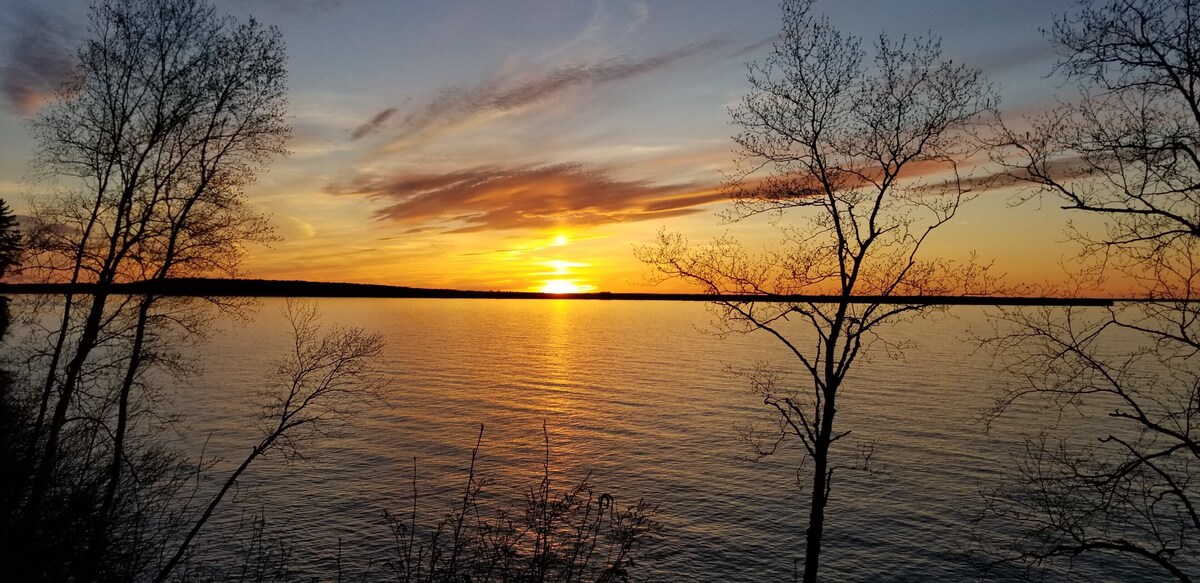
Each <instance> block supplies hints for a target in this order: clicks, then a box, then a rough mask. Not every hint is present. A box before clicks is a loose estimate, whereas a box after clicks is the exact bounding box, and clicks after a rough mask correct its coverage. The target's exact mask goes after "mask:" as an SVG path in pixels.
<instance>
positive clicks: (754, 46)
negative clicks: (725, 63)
mask: <svg viewBox="0 0 1200 583" xmlns="http://www.w3.org/2000/svg"><path fill="white" fill-rule="evenodd" d="M777 40H779V35H777V34H773V35H771V36H769V37H767V38H764V39H762V40H759V41H755V42H752V43H750V44H748V45H746V46H743V47H741V48H739V49H737V50H735V51H733V52H732V53H729V58H731V59H741V58H745V57H748V56H750V55H753V54H755V53H757V52H758V51H760V50H762V49H764V48H766V47H769V46H771V45H772V44H774V43H775V41H777Z"/></svg>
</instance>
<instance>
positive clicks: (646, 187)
mask: <svg viewBox="0 0 1200 583" xmlns="http://www.w3.org/2000/svg"><path fill="white" fill-rule="evenodd" d="M327 191H328V192H330V193H333V194H339V195H359V196H366V197H370V198H374V199H380V200H386V201H388V202H389V204H387V205H386V206H384V207H383V208H381V209H379V210H378V211H376V216H377V217H378V218H379V219H382V220H386V221H391V222H394V223H396V224H399V225H404V226H410V227H411V230H412V231H414V232H416V231H423V230H428V229H429V228H430V226H431V225H437V226H438V229H439V230H440V231H441V232H443V233H465V232H477V231H491V230H504V229H542V228H554V227H561V226H564V225H568V226H575V227H578V226H585V225H600V224H607V223H616V222H625V221H641V220H650V219H662V218H666V217H673V216H680V215H685V214H691V213H695V212H699V211H700V210H701V208H700V207H702V206H703V205H707V204H710V203H713V202H717V201H721V200H724V199H725V195H724V194H723V193H721V192H720V191H719V190H718V189H717V188H716V187H715V186H713V185H696V184H671V185H660V184H652V183H650V182H647V181H644V180H635V181H626V180H617V179H614V178H612V177H610V175H609V172H608V171H606V170H604V169H588V168H584V167H582V166H579V165H575V164H555V165H543V166H526V167H519V168H498V167H491V166H485V167H476V168H470V169H464V170H457V171H453V172H448V173H444V174H402V175H397V176H387V177H363V178H359V179H357V180H354V181H352V182H350V183H348V184H345V185H342V186H331V187H329V188H328V189H327Z"/></svg>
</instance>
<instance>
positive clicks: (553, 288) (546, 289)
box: [540, 279, 583, 294]
mask: <svg viewBox="0 0 1200 583" xmlns="http://www.w3.org/2000/svg"><path fill="white" fill-rule="evenodd" d="M540 291H541V292H542V293H544V294H577V293H582V292H583V288H582V287H579V285H578V284H576V283H575V282H573V281H567V280H565V279H551V280H550V281H547V282H546V283H545V284H543V285H542V289H541V290H540Z"/></svg>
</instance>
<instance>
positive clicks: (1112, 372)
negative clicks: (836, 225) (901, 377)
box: [980, 0, 1200, 581]
mask: <svg viewBox="0 0 1200 583" xmlns="http://www.w3.org/2000/svg"><path fill="white" fill-rule="evenodd" d="M1049 36H1050V38H1051V40H1052V41H1053V43H1054V44H1055V45H1056V47H1057V48H1058V50H1059V51H1060V53H1061V59H1060V61H1059V64H1058V66H1057V72H1058V73H1059V74H1060V75H1061V76H1062V77H1063V78H1064V79H1066V80H1068V81H1070V82H1074V83H1075V84H1076V85H1077V87H1078V89H1079V98H1078V99H1077V100H1076V101H1075V102H1073V103H1070V104H1067V105H1064V106H1063V107H1061V108H1059V109H1057V110H1055V111H1052V112H1050V113H1048V114H1045V115H1042V116H1039V117H1037V118H1035V119H1031V120H1027V121H1028V123H1029V125H1030V126H1031V130H1030V131H1029V132H1024V131H1014V130H1011V129H1009V128H1006V127H1003V126H1001V127H1000V131H999V136H1000V140H999V142H998V144H997V146H999V147H998V148H997V149H996V150H995V154H994V158H995V159H996V161H997V162H999V163H1001V164H1003V165H1004V166H1005V167H1006V168H1007V169H1008V172H1009V174H1010V175H1011V176H1012V177H1014V178H1016V179H1019V180H1023V181H1026V182H1027V183H1031V184H1033V185H1034V186H1036V187H1037V188H1036V189H1034V192H1036V193H1043V194H1044V193H1048V194H1049V195H1051V196H1053V197H1055V198H1056V199H1057V200H1060V201H1061V202H1062V205H1063V208H1066V209H1071V210H1073V211H1079V212H1080V213H1081V214H1083V215H1087V216H1090V217H1091V218H1093V219H1101V220H1102V221H1103V227H1101V228H1088V227H1087V226H1086V225H1083V226H1077V227H1075V226H1073V227H1072V228H1071V231H1070V232H1071V233H1072V234H1073V236H1074V238H1075V240H1077V241H1078V242H1079V243H1080V249H1081V252H1080V257H1081V259H1083V260H1085V261H1086V262H1087V270H1086V271H1085V272H1084V273H1083V274H1082V275H1084V276H1087V277H1088V278H1089V279H1090V278H1094V281H1096V282H1101V283H1102V282H1104V281H1105V280H1108V281H1112V280H1116V281H1117V282H1118V283H1119V284H1121V285H1126V286H1129V287H1130V289H1132V290H1133V295H1135V296H1136V297H1139V298H1142V300H1140V301H1137V302H1132V303H1126V304H1122V305H1119V306H1117V307H1115V308H1113V309H1110V310H1107V311H1094V310H1093V311H1080V310H1041V311H1010V312H1006V313H1004V314H1002V315H1001V320H1002V322H1003V323H1004V325H1002V326H1001V327H1000V328H999V329H998V330H997V334H996V335H995V336H994V337H993V338H991V340H990V342H989V343H990V345H991V346H992V347H993V348H994V349H996V351H997V354H998V355H999V357H1000V358H1001V359H1002V360H1001V362H1003V363H1004V364H1005V365H1006V366H1007V367H1008V369H1009V371H1010V372H1012V373H1013V374H1014V377H1013V378H1014V381H1013V383H1012V384H1011V385H1010V386H1009V387H1008V388H1007V389H1006V391H1005V392H1004V393H1003V394H1002V396H1001V397H1000V398H999V399H998V401H997V404H996V407H995V409H994V410H993V411H991V414H992V418H993V420H995V419H996V418H997V417H998V416H1000V415H1002V414H1003V413H1005V412H1006V411H1008V410H1009V409H1010V408H1011V407H1012V406H1013V405H1014V404H1017V403H1022V404H1025V403H1029V404H1037V405H1041V406H1047V405H1048V406H1050V407H1051V408H1052V409H1054V410H1057V411H1059V412H1060V414H1061V412H1063V411H1068V412H1071V413H1073V415H1072V416H1070V417H1069V418H1068V420H1070V419H1074V418H1075V416H1076V415H1077V416H1078V418H1079V419H1080V420H1081V422H1080V423H1076V424H1073V425H1072V431H1071V432H1067V431H1065V430H1064V431H1057V430H1051V431H1050V432H1049V433H1048V434H1047V435H1045V436H1040V437H1038V438H1037V439H1033V440H1031V441H1030V442H1029V444H1028V446H1027V448H1026V449H1027V452H1026V455H1024V456H1023V457H1021V458H1019V459H1018V464H1017V468H1016V469H1017V472H1016V474H1015V476H1014V478H1013V479H1012V480H1011V481H1010V482H1009V483H1008V484H1006V485H1005V486H1003V487H1001V488H999V489H997V490H996V491H995V492H993V493H992V495H991V496H990V498H989V504H988V507H987V511H986V512H985V513H984V514H983V516H982V518H981V521H982V522H981V524H982V528H981V529H980V530H981V532H983V533H987V534H994V533H998V532H1004V531H1005V529H1006V528H1016V529H1017V531H1018V532H1017V534H1018V536H1015V537H1012V538H1010V539H1008V540H1007V541H1006V542H1008V543H1011V544H1010V545H1008V546H1007V547H1005V548H1006V549H1007V552H1006V553H1001V554H1000V555H999V556H998V557H993V558H994V559H995V560H996V561H1000V562H1012V563H1017V564H1021V565H1024V566H1026V567H1029V568H1030V569H1039V568H1042V567H1048V568H1050V567H1053V566H1054V565H1056V564H1058V563H1060V562H1065V563H1070V562H1072V561H1075V560H1077V558H1078V557H1080V556H1084V557H1086V556H1090V555H1107V556H1109V557H1117V558H1119V559H1122V560H1128V561H1130V562H1132V563H1134V564H1136V565H1138V568H1145V567H1150V568H1154V569H1157V570H1158V571H1157V572H1158V573H1159V574H1160V575H1161V576H1164V577H1172V578H1176V579H1179V580H1181V581H1189V580H1191V579H1193V578H1195V577H1196V576H1197V575H1200V557H1198V553H1197V551H1198V548H1197V542H1198V540H1197V537H1198V536H1200V518H1198V514H1197V509H1196V506H1197V504H1200V499H1198V498H1197V496H1198V494H1200V492H1198V491H1197V487H1198V485H1200V483H1198V482H1197V479H1198V478H1200V465H1198V464H1200V429H1198V427H1200V426H1198V423H1200V409H1198V404H1200V361H1198V360H1197V358H1196V356H1197V352H1198V351H1200V307H1198V306H1197V304H1196V303H1194V301H1195V299H1196V296H1197V292H1200V270H1198V269H1197V267H1198V266H1197V250H1198V247H1197V244H1198V243H1200V155H1198V148H1200V94H1198V93H1197V91H1200V68H1198V67H1197V65H1196V64H1197V63H1200V4H1198V3H1196V2H1195V1H1193V0H1108V1H1104V2H1093V3H1083V4H1082V6H1081V8H1080V10H1079V12H1078V13H1076V14H1071V15H1067V16H1063V17H1060V18H1059V19H1058V20H1057V21H1056V22H1055V24H1054V26H1053V28H1052V29H1051V30H1050V31H1049ZM1080 435H1085V436H1088V439H1086V440H1080V439H1078V437H1079V436H1080ZM985 543H986V544H987V545H988V546H991V547H992V548H996V545H995V543H994V542H992V541H985Z"/></svg>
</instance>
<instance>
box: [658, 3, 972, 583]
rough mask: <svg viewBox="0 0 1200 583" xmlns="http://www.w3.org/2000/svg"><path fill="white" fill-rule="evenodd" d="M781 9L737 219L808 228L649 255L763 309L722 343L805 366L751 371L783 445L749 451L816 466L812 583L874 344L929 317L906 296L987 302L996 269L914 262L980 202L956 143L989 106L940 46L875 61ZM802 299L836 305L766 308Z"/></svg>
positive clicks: (728, 311)
mask: <svg viewBox="0 0 1200 583" xmlns="http://www.w3.org/2000/svg"><path fill="white" fill-rule="evenodd" d="M783 10H784V18H783V31H782V33H781V34H780V40H779V41H777V42H776V43H775V46H774V50H773V52H772V53H771V55H770V56H769V57H767V59H766V61H765V62H764V63H762V64H755V65H751V66H750V71H749V76H748V77H749V82H750V86H751V89H750V92H749V93H748V94H747V95H746V96H745V97H744V98H743V99H742V102H741V104H740V105H738V106H736V107H734V108H733V109H732V110H731V114H732V117H733V121H734V123H735V124H736V125H737V126H740V128H741V133H740V134H738V135H737V136H736V137H735V139H736V141H737V143H738V145H739V146H740V154H741V158H740V159H739V160H738V163H739V167H738V168H739V169H738V172H737V174H736V175H734V176H733V177H732V178H731V180H730V183H729V186H728V191H729V193H730V195H731V196H732V198H733V200H734V203H735V204H734V207H733V210H732V211H731V212H730V217H729V218H730V219H731V220H732V221H738V220H742V219H745V218H749V217H753V216H756V215H762V214H768V215H771V216H773V217H774V220H776V221H780V222H782V219H783V218H784V217H785V216H790V214H789V213H795V214H799V215H800V216H802V217H803V218H802V219H801V222H800V223H799V224H797V225H793V226H782V227H781V230H782V232H783V245H782V247H781V248H780V249H779V250H778V251H776V252H771V253H766V254H763V255H753V254H751V253H748V252H747V251H746V250H745V249H744V247H742V246H741V245H739V244H738V243H737V242H736V241H734V240H733V239H731V238H723V239H718V240H716V241H714V242H713V243H711V244H709V245H706V246H702V247H698V248H689V246H688V244H687V242H686V241H685V240H684V239H683V238H682V237H681V236H679V235H670V234H663V235H661V236H660V241H659V244H658V245H657V247H653V248H647V249H642V250H641V251H640V256H641V258H642V259H643V260H644V261H646V262H647V263H649V264H651V265H653V266H654V267H656V268H657V269H658V270H659V271H660V272H661V273H662V274H663V276H664V277H673V278H682V279H684V280H686V281H689V282H692V283H695V284H698V285H699V286H700V287H701V288H702V289H704V290H705V291H706V292H707V293H710V294H717V295H720V294H749V295H754V296H758V297H760V298H761V299H760V300H759V301H742V300H738V301H732V300H720V299H718V300H717V302H716V304H715V306H716V314H717V316H719V322H718V323H717V326H718V328H719V330H720V331H722V332H750V331H763V332H765V333H767V334H770V335H772V336H774V337H775V338H776V339H778V340H779V341H780V342H781V343H782V345H783V346H784V347H785V348H786V349H787V351H788V352H789V353H790V354H791V355H792V356H794V357H795V366H796V368H797V369H798V372H799V376H800V378H802V379H803V381H801V383H800V384H799V385H798V386H793V385H790V384H788V382H787V380H786V377H784V376H782V375H779V374H776V372H775V371H772V370H769V369H766V368H757V369H752V370H751V375H752V383H753V385H754V387H755V390H756V391H757V392H758V393H759V394H760V396H761V397H762V398H763V401H764V402H765V403H766V405H768V406H769V407H770V408H772V409H773V410H774V412H775V413H776V414H777V415H776V422H777V425H776V427H775V430H774V431H768V432H766V433H758V434H754V435H751V437H752V438H754V440H755V441H756V443H757V445H756V447H758V452H759V453H760V455H767V454H770V453H773V452H775V451H776V447H777V446H778V445H779V444H780V443H781V442H782V441H783V440H785V439H786V438H789V437H790V438H796V439H799V441H800V443H801V444H802V446H803V455H804V458H803V465H806V464H808V463H811V476H812V481H811V506H810V509H809V512H810V514H809V522H808V528H807V530H806V532H805V536H806V548H805V554H804V580H805V581H816V578H817V571H818V565H819V559H820V553H821V540H822V534H823V532H824V529H825V522H826V517H825V508H826V505H827V504H828V502H829V499H830V496H831V492H832V485H833V477H834V473H835V471H836V470H837V469H839V468H845V467H853V466H858V465H860V461H861V459H858V460H857V461H856V457H855V455H854V454H853V453H850V454H848V455H843V456H842V457H838V456H835V455H834V454H835V448H834V446H835V445H836V444H838V443H839V442H840V441H841V440H842V439H843V438H845V437H846V436H847V435H849V433H850V432H849V431H846V430H838V429H835V426H834V417H835V415H836V413H837V410H838V399H839V397H841V395H842V392H843V390H844V389H845V388H846V387H847V386H849V385H852V384H853V382H852V378H853V377H852V375H851V368H852V365H853V364H854V363H855V362H856V360H857V359H858V358H859V357H860V355H861V354H863V353H864V352H865V351H866V350H868V349H869V348H871V347H872V345H875V344H876V343H878V346H880V347H887V348H895V347H897V345H896V344H895V343H893V342H890V341H888V340H887V339H885V338H882V337H880V336H879V335H878V334H877V332H878V331H879V329H880V328H881V326H882V325H883V324H884V323H886V322H892V321H896V320H900V319H903V318H906V317H914V316H917V315H920V314H923V313H925V312H926V311H927V310H928V309H929V307H930V306H929V305H928V302H927V301H925V302H923V301H921V300H919V299H910V300H906V299H905V298H906V297H911V296H937V295H948V294H982V293H987V292H989V291H990V288H989V287H988V286H989V280H988V278H987V277H986V276H987V270H986V267H981V266H978V265H975V264H974V263H973V262H968V263H955V262H953V261H949V260H937V259H934V260H928V259H924V258H923V257H922V256H921V253H920V252H921V250H922V248H923V247H924V245H925V243H926V241H927V240H928V239H929V237H930V236H931V235H932V234H933V233H934V232H935V231H936V230H937V229H938V228H939V227H941V226H943V225H945V224H946V223H948V222H949V221H950V220H952V219H953V218H954V216H955V213H957V212H958V209H959V207H960V205H962V204H963V203H964V202H966V200H967V199H968V198H969V196H970V194H969V190H970V189H969V185H970V184H971V183H970V182H969V181H967V180H966V178H965V177H964V176H963V175H962V174H961V173H960V169H959V162H960V161H961V160H963V159H965V158H966V157H967V155H968V152H966V151H964V150H963V146H962V144H963V143H965V142H964V141H963V139H962V138H963V137H964V133H965V132H967V131H968V130H969V129H970V128H971V127H972V124H973V123H974V120H975V119H976V117H977V116H978V115H979V114H981V113H983V112H984V111H986V110H988V109H989V108H990V107H992V105H993V98H992V94H991V92H990V89H989V88H988V87H987V86H986V85H985V84H984V82H983V81H982V80H981V78H980V75H979V73H978V72H977V71H974V70H972V69H969V68H966V67H964V66H961V65H955V64H953V63H951V62H949V61H947V60H944V59H942V57H941V51H940V48H939V43H938V41H937V40H934V39H924V38H918V39H909V38H902V39H900V40H898V41H897V40H891V39H889V38H887V37H886V36H881V37H880V39H879V41H878V42H877V43H876V44H875V46H874V52H873V57H872V58H871V60H868V59H867V57H866V53H865V51H864V49H863V48H862V43H861V41H860V40H859V39H857V38H854V37H850V36H847V35H844V34H842V33H841V32H839V31H838V30H836V29H835V28H834V27H833V26H831V25H830V23H829V21H828V20H827V19H825V18H821V17H818V16H815V15H814V14H813V13H812V2H811V1H809V0H789V1H785V2H783ZM922 176H926V178H925V179H922V178H921V177H922ZM792 294H828V296H829V298H828V299H825V300H821V301H813V302H783V301H773V300H772V296H780V295H792ZM864 297H866V299H863V298H864Z"/></svg>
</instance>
